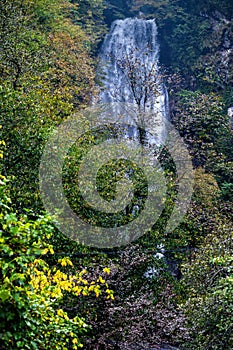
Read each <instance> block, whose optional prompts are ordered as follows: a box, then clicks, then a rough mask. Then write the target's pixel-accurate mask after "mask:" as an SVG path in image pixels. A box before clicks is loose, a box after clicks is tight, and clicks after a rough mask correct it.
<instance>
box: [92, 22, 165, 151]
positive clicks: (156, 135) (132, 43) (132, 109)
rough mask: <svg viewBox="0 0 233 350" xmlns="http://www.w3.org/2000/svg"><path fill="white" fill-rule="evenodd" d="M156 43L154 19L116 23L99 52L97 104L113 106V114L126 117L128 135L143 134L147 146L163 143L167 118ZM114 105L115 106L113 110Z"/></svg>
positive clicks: (134, 136)
mask: <svg viewBox="0 0 233 350" xmlns="http://www.w3.org/2000/svg"><path fill="white" fill-rule="evenodd" d="M158 59H159V43H158V39H157V26H156V23H155V21H154V20H143V19H132V18H127V19H125V20H117V21H115V22H114V23H113V24H112V27H111V30H110V33H109V34H108V35H106V37H105V40H104V43H103V45H102V49H101V53H100V67H101V69H102V72H101V74H102V75H103V77H102V82H103V87H102V91H101V92H100V94H99V102H100V103H104V104H114V106H115V107H114V108H113V110H112V113H113V114H114V117H116V115H117V114H118V115H122V114H124V115H126V119H127V120H124V121H125V122H129V119H131V120H130V123H131V125H132V120H134V124H133V125H134V126H135V127H134V126H133V127H128V129H127V136H128V137H131V138H138V137H139V128H142V129H143V130H145V131H146V139H147V142H148V144H149V145H150V146H151V145H155V144H161V143H163V140H164V138H165V127H164V120H165V118H166V117H167V116H168V108H167V92H166V89H165V87H164V85H163V84H162V82H161V76H160V73H159V66H158ZM116 105H117V107H116Z"/></svg>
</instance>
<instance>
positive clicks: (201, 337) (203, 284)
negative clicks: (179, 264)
mask: <svg viewBox="0 0 233 350" xmlns="http://www.w3.org/2000/svg"><path fill="white" fill-rule="evenodd" d="M232 249H233V247H232V224H231V223H230V222H221V221H219V225H218V228H217V229H216V230H215V232H213V233H212V234H209V235H208V236H207V237H206V239H205V241H204V244H203V246H202V247H201V249H200V250H199V251H197V252H196V253H194V254H193V255H192V260H191V262H190V263H186V264H185V265H184V267H183V273H184V280H183V283H186V293H188V295H187V296H186V297H187V299H186V300H187V301H186V302H185V303H184V304H183V310H184V312H185V314H186V316H187V326H188V327H189V329H190V334H191V338H190V339H189V341H188V342H187V344H185V348H187V349H194V348H195V349H196V348H198V349H203V350H204V349H206V348H208V349H211V350H214V349H216V350H217V349H219V350H220V349H222V350H228V349H229V350H230V349H232V346H233V337H232V324H233V322H232V311H233V274H232V272H233V270H232V253H233V250H232Z"/></svg>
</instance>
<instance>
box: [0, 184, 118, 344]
mask: <svg viewBox="0 0 233 350" xmlns="http://www.w3.org/2000/svg"><path fill="white" fill-rule="evenodd" d="M0 199H1V201H0V203H1V215H0V222H1V226H0V243H1V251H0V253H1V257H0V280H1V287H0V321H1V322H0V335H1V349H9V350H10V349H12V350H15V349H30V350H31V349H35V350H36V349H59V350H60V349H64V350H65V349H68V348H72V349H77V348H78V347H82V346H83V344H82V343H81V340H80V336H81V334H83V332H85V331H86V328H87V327H88V326H87V324H86V323H85V321H84V319H83V318H81V317H79V315H78V314H77V313H76V314H75V315H74V316H73V317H70V316H69V314H68V313H67V311H65V310H64V307H65V306H64V300H65V299H66V298H67V295H68V294H70V295H71V296H72V298H73V299H74V302H75V299H76V300H77V299H78V298H80V295H82V296H87V295H89V294H90V293H94V294H95V296H96V297H98V296H99V295H100V294H101V293H102V291H103V289H104V286H105V293H106V297H107V298H112V299H113V292H112V290H110V289H109V288H108V285H107V284H106V283H105V281H104V279H103V278H102V277H101V276H100V277H99V278H98V279H97V280H96V281H91V282H88V281H87V280H86V279H85V276H84V275H85V274H86V273H87V271H85V270H83V271H81V272H79V273H77V271H76V269H74V266H73V263H72V262H71V261H70V259H69V258H67V257H64V258H63V259H59V260H58V264H59V265H60V266H61V267H57V266H54V267H51V266H49V265H48V263H47V262H46V261H45V258H46V254H48V253H50V254H53V253H54V251H53V246H52V245H51V244H49V241H50V240H51V236H52V235H53V234H54V228H53V226H52V225H51V218H49V217H46V216H40V217H38V218H37V219H34V220H30V219H29V218H28V216H26V215H21V216H18V215H17V214H16V213H15V212H13V211H12V209H11V207H10V205H11V204H10V203H11V201H10V199H9V197H8V194H7V187H6V179H5V178H4V177H1V183H0ZM64 269H66V270H65V271H62V270H64ZM103 272H107V273H110V270H109V269H104V271H103ZM89 311H90V310H89Z"/></svg>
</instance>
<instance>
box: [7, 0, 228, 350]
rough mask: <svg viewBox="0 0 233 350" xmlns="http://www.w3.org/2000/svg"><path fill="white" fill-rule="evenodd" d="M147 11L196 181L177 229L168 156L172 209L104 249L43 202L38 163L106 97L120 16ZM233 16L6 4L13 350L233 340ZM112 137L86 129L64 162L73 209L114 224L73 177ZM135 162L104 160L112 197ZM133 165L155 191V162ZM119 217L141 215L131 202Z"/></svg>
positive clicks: (145, 7) (79, 3)
mask: <svg viewBox="0 0 233 350" xmlns="http://www.w3.org/2000/svg"><path fill="white" fill-rule="evenodd" d="M135 15H139V16H141V17H144V18H155V19H156V22H157V24H158V27H159V35H160V44H161V65H162V66H163V76H164V80H165V82H166V85H167V88H168V92H169V98H170V113H171V120H172V123H173V124H174V126H175V127H176V129H177V130H178V131H179V132H180V134H181V136H182V137H183V138H184V140H185V142H186V144H187V145H188V148H189V150H190V154H191V157H192V161H193V167H194V169H195V187H194V193H193V196H192V201H191V204H190V207H189V210H188V213H187V214H186V216H185V218H184V220H183V221H182V223H181V224H180V225H179V227H178V228H176V230H174V231H173V232H172V233H171V234H170V235H168V234H165V233H164V227H165V226H166V221H167V220H168V217H169V213H170V212H171V209H172V207H173V205H174V203H173V202H174V198H175V197H176V183H175V169H174V167H173V164H172V161H171V160H170V158H169V155H167V154H166V152H164V153H162V155H161V164H163V169H164V173H165V176H166V178H167V180H168V185H169V188H168V192H167V198H166V202H165V210H164V212H163V216H162V217H161V218H160V219H159V220H158V222H157V223H156V225H155V226H154V227H153V229H152V230H150V232H148V233H147V234H146V235H144V236H142V237H141V238H140V239H137V240H136V241H135V242H133V243H131V244H130V245H128V246H127V247H124V248H115V249H109V250H105V249H103V250H100V249H95V248H89V247H85V246H83V245H81V244H78V243H77V242H74V241H72V240H71V239H68V238H67V237H65V236H64V235H63V234H62V233H61V232H59V231H58V229H57V228H56V227H55V226H54V224H53V222H52V219H51V217H48V216H47V215H46V214H45V213H44V209H43V205H42V201H41V198H40V193H39V184H38V182H39V179H38V172H39V163H40V158H41V155H42V152H43V148H44V145H45V142H46V140H47V139H48V137H49V135H50V133H51V131H52V130H53V128H54V127H55V126H57V125H59V124H60V123H61V122H62V121H63V120H65V119H66V118H67V117H68V116H69V115H71V114H72V113H74V112H76V113H78V112H79V111H81V109H82V108H83V107H85V106H87V105H89V104H90V102H91V99H92V96H93V95H95V94H97V92H98V88H97V87H96V81H97V79H96V66H97V64H98V58H97V54H98V49H99V47H100V44H101V40H102V39H103V37H104V34H105V33H106V32H107V28H108V26H109V25H110V23H111V22H112V21H113V20H114V19H116V18H124V17H127V16H135ZM232 15H233V5H232V3H231V2H225V1H222V0H221V1H219V0H218V1H217V0H216V1H215V0H211V1H197V0H196V1H188V2H187V1H182V0H180V1H173V0H161V1H160V0H159V1H155V0H145V1H140V0H138V1H136V0H135V1H134V0H128V1H115V0H108V1H106V2H104V1H102V0H95V1H94V0H71V1H68V0H52V1H51V0H35V1H31V0H2V1H1V3H0V73H1V74H0V102H1V103H0V116H1V120H0V125H1V129H0V130H1V137H0V140H1V141H0V146H1V153H0V159H1V166H0V170H1V177H0V205H1V213H0V254H1V255H0V281H1V283H0V339H1V340H0V348H1V349H7V350H8V349H9V350H15V349H35V350H36V349H41V350H42V349H77V348H78V347H84V348H85V349H136V348H139V349H149V348H150V345H151V346H152V345H156V344H157V345H158V344H161V343H169V344H172V345H174V346H178V347H180V348H184V349H192V350H193V349H194V350H195V349H200V350H207V349H212V350H214V349H216V350H221V349H222V350H230V349H232V348H233V337H232V333H233V321H232V312H233V297H232V295H233V275H232V262H233V258H232V256H233V255H232V253H233V247H232V238H233V237H232V232H233V223H232V194H233V158H232V144H233V134H232V120H231V119H230V117H229V115H228V114H227V110H228V108H229V107H231V106H233V97H232V96H233V93H232V92H233V91H232V83H233V64H232V63H233V58H232V57H233V55H232V54H233V52H232V39H233V30H232ZM77 115H78V114H77ZM112 134H113V135H114V130H108V129H107V128H106V129H103V130H100V131H99V132H98V135H96V134H95V133H93V134H91V133H89V134H86V135H85V137H84V138H83V140H82V141H81V143H80V144H76V145H74V147H72V149H71V150H70V152H69V154H68V155H67V158H66V163H65V167H64V173H63V180H64V187H65V191H66V195H67V197H68V200H69V202H70V204H71V205H72V206H73V209H74V210H76V211H77V212H78V211H80V210H81V214H82V215H84V216H86V219H87V220H89V221H90V222H91V221H93V220H94V221H95V223H96V222H98V224H99V225H106V227H109V226H110V227H111V225H112V222H111V220H109V219H108V217H107V215H105V214H102V215H100V216H99V217H94V219H93V216H92V215H90V211H87V208H86V207H85V206H83V203H82V198H81V196H80V194H79V193H78V192H76V191H77V188H76V183H75V182H72V179H73V178H74V174H75V172H76V170H77V167H78V164H79V161H80V159H81V158H82V154H83V153H85V152H87V151H88V150H89V149H90V147H92V146H93V145H96V144H98V143H100V142H101V141H102V140H105V139H107V138H108V137H109V136H110V135H112ZM113 137H114V136H113ZM129 166H130V165H129V164H128V163H127V162H119V163H118V164H113V163H112V162H110V163H109V164H107V166H106V167H103V169H101V171H100V172H99V174H98V184H97V185H98V190H99V192H100V193H101V195H102V196H103V198H105V199H106V200H111V198H113V197H114V196H115V189H116V181H118V180H120V179H121V178H122V174H124V173H125V172H126V171H128V169H129ZM133 170H134V177H133V178H132V182H133V183H134V185H135V188H136V190H135V191H136V193H137V194H138V196H139V197H140V198H141V197H142V198H143V197H144V196H145V194H146V183H145V178H144V176H143V171H142V170H141V169H139V168H138V167H136V166H134V168H133ZM116 173H117V177H116ZM80 208H81V209H80ZM129 213H131V211H130V208H129V210H128V214H129ZM131 214H132V213H131ZM131 219H132V217H131V218H130V220H131ZM118 220H119V221H120V222H121V223H125V222H128V221H127V220H129V219H128V218H127V216H126V215H125V214H124V213H122V214H121V216H120V218H118ZM150 270H151V271H154V273H152V274H151V275H150V276H149V277H145V274H146V273H148V271H150ZM135 344H137V347H136V345H135Z"/></svg>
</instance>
